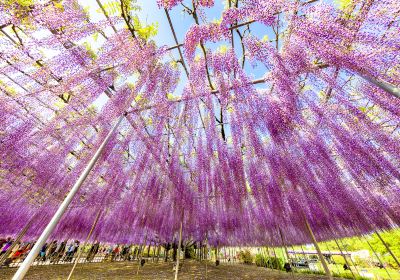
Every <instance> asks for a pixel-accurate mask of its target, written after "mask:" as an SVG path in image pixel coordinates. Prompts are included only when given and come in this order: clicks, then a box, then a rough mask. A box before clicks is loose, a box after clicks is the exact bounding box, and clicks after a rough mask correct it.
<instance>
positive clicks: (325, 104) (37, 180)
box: [0, 0, 400, 245]
mask: <svg viewBox="0 0 400 280" xmlns="http://www.w3.org/2000/svg"><path fill="white" fill-rule="evenodd" d="M92 2H93V3H92ZM133 2H134V1H126V0H121V1H111V2H110V1H108V2H107V1H76V0H64V1H2V4H0V26H1V34H0V35H1V36H0V119H1V121H0V213H1V219H0V233H1V234H2V235H16V234H18V233H19V232H20V230H21V229H22V228H23V227H24V226H25V225H26V224H28V223H29V222H30V221H31V225H30V228H29V229H28V231H27V234H26V238H31V239H34V238H36V237H37V236H38V235H39V234H40V233H41V231H42V230H43V228H44V227H45V225H46V224H47V223H48V221H49V219H50V218H51V216H52V215H53V214H54V212H55V211H56V209H57V208H58V206H59V205H60V203H61V202H62V200H63V199H64V197H65V196H66V194H67V193H68V191H69V190H70V189H71V186H72V185H73V184H74V183H75V181H76V180H77V178H78V177H79V175H80V173H81V172H82V170H83V169H84V168H85V166H86V165H87V163H88V161H89V160H90V158H91V157H92V156H93V154H94V152H95V151H96V149H97V148H98V147H99V145H100V143H101V142H102V141H103V139H104V138H105V136H106V134H107V133H108V132H109V131H110V129H111V127H112V125H113V124H114V123H115V122H116V121H117V119H118V118H119V117H120V116H121V115H122V114H124V113H126V117H125V118H124V120H123V122H122V124H121V126H120V127H119V128H118V132H117V133H115V134H114V135H113V137H112V139H111V141H110V142H109V143H108V144H107V146H106V149H105V152H104V153H103V154H102V155H101V158H100V159H99V161H98V162H97V164H96V166H95V168H94V169H93V170H92V172H91V173H90V176H89V177H88V179H87V180H86V181H85V183H84V184H83V186H82V187H81V188H80V190H79V192H78V194H77V195H76V196H75V199H74V201H73V202H72V203H71V205H70V206H69V210H68V211H67V212H66V214H65V215H64V216H63V218H62V220H61V222H60V224H59V225H58V227H57V228H56V230H55V232H54V233H53V235H52V238H57V239H61V238H78V239H79V238H82V239H83V238H85V237H86V235H87V234H88V232H89V231H90V228H91V226H92V224H93V221H94V220H95V217H96V215H97V214H98V213H99V211H101V212H100V213H101V214H100V218H99V221H98V223H97V227H96V228H95V230H94V233H93V235H92V236H93V239H98V240H100V241H104V242H141V241H142V240H143V239H144V236H147V239H148V240H154V241H161V242H164V241H171V240H173V239H174V238H176V236H177V232H178V230H179V226H180V223H181V221H182V220H183V236H184V238H186V239H193V240H205V239H206V238H207V239H208V242H210V243H211V244H220V245H223V244H234V245H237V244H243V245H245V244H247V245H265V244H267V245H281V244H282V242H285V243H287V244H299V243H307V242H309V241H310V239H309V236H308V233H307V228H306V226H305V222H306V221H308V222H309V224H310V226H311V228H312V229H313V231H314V234H315V236H316V238H317V240H319V241H321V240H327V239H331V238H334V237H344V236H351V235H357V234H363V233H368V232H370V231H372V230H375V229H387V228H391V227H395V226H397V225H398V224H399V223H400V191H399V187H400V182H399V178H400V172H399V171H400V169H399V167H400V166H399V164H400V145H399V136H400V134H399V128H398V127H399V121H400V99H399V98H398V97H396V94H397V95H398V94H399V89H398V86H399V85H400V72H399V65H400V55H399V54H400V28H399V21H398V18H399V15H398V11H399V10H400V2H399V1H395V0H393V1H389V0H388V1H372V0H353V1H349V3H350V4H348V5H335V4H332V3H330V1H315V0H314V1H283V0H278V1H262V0H247V1H226V7H224V9H223V12H222V9H220V10H218V7H219V6H220V3H215V4H214V1H202V0H199V1H194V6H193V5H192V3H189V2H191V1H183V5H181V2H182V1H158V4H159V8H160V11H158V12H162V13H164V14H165V16H166V17H168V18H169V19H170V22H169V24H171V25H170V26H169V27H170V28H171V38H173V37H172V36H173V33H172V32H174V31H175V30H174V25H179V24H180V22H179V21H180V20H181V18H179V17H174V16H172V15H179V13H180V11H181V10H182V9H184V10H185V13H187V15H186V17H185V18H186V20H192V26H191V27H190V28H189V29H188V30H187V32H186V35H185V37H184V38H185V39H184V41H183V42H178V41H177V42H175V43H176V44H174V45H169V46H166V45H165V44H164V43H163V42H158V41H157V40H155V39H154V37H153V35H154V33H155V28H156V26H155V25H151V24H150V25H145V24H143V23H141V22H140V20H139V17H136V15H137V14H138V13H140V11H139V10H138V9H137V7H136V6H135V5H134V3H133ZM84 3H90V5H89V9H85V7H86V5H87V4H84ZM110 3H111V4H110ZM164 8H165V9H166V10H165V11H164V10H163V9H164ZM94 10H95V11H96V13H97V16H93V14H94V12H93V11H94ZM215 10H217V11H219V17H220V18H221V20H218V21H210V20H209V16H208V14H207V13H208V12H209V11H215ZM192 17H193V19H192ZM254 26H255V27H254ZM252 30H253V31H254V32H253V33H252V32H251V31H252ZM274 34H275V35H276V36H274ZM265 35H268V36H265ZM180 43H182V44H183V46H182V45H180ZM180 54H182V56H180ZM279 232H281V233H282V237H283V238H282V237H281V236H280V234H279ZM282 240H283V241H282Z"/></svg>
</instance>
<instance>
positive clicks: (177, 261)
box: [175, 221, 183, 280]
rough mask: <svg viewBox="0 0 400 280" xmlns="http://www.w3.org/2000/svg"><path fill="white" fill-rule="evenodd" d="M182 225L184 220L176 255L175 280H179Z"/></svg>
mask: <svg viewBox="0 0 400 280" xmlns="http://www.w3.org/2000/svg"><path fill="white" fill-rule="evenodd" d="M182 227H183V221H181V228H180V230H179V241H178V255H177V256H176V267H175V280H178V271H179V259H180V257H181V245H182Z"/></svg>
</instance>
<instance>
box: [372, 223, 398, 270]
mask: <svg viewBox="0 0 400 280" xmlns="http://www.w3.org/2000/svg"><path fill="white" fill-rule="evenodd" d="M375 233H376V235H378V237H379V239H380V240H381V241H382V243H383V245H385V247H386V250H388V252H389V253H390V255H391V256H392V258H393V259H394V261H395V262H396V263H397V265H398V266H399V267H400V262H399V260H398V259H397V257H396V256H395V254H393V252H392V250H390V248H389V246H388V245H387V243H386V242H385V240H383V238H382V236H381V235H380V234H379V232H378V231H375Z"/></svg>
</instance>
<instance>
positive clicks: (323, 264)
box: [304, 219, 333, 280]
mask: <svg viewBox="0 0 400 280" xmlns="http://www.w3.org/2000/svg"><path fill="white" fill-rule="evenodd" d="M304 221H305V224H306V227H307V230H308V233H309V235H310V237H311V240H312V242H313V243H314V246H315V249H317V253H318V256H319V258H320V260H321V263H322V266H323V267H324V270H325V274H326V276H327V277H328V279H329V280H332V279H333V278H332V274H331V272H330V270H329V267H328V264H327V263H326V261H325V258H324V256H323V255H322V252H321V249H320V248H319V246H318V243H317V240H316V239H315V236H314V233H313V231H312V229H311V226H310V224H309V223H308V221H307V219H304Z"/></svg>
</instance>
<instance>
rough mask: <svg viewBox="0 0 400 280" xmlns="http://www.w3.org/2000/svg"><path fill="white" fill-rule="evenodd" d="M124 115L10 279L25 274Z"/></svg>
mask: <svg viewBox="0 0 400 280" xmlns="http://www.w3.org/2000/svg"><path fill="white" fill-rule="evenodd" d="M125 115H126V113H124V114H123V115H122V116H120V117H119V119H118V121H117V122H116V124H115V125H114V127H113V128H112V129H111V130H110V132H109V133H108V135H107V136H106V138H105V139H104V140H103V142H102V143H101V145H100V147H99V148H98V149H97V151H96V153H95V154H94V156H93V158H92V159H91V160H90V161H89V164H88V165H87V166H86V168H85V169H84V170H83V172H82V174H81V175H80V176H79V178H78V180H77V181H76V183H75V184H74V186H73V187H72V189H71V190H70V192H69V193H68V195H67V196H66V197H65V199H64V201H63V203H61V205H60V207H59V208H58V210H57V212H56V213H55V214H54V216H53V218H52V219H51V221H50V222H49V224H48V225H47V226H46V228H45V229H44V231H43V232H42V234H41V235H40V237H39V239H38V240H37V242H36V243H35V246H33V248H32V250H31V251H30V252H29V254H28V256H27V257H26V259H25V260H24V262H23V263H22V264H21V266H20V267H19V268H18V270H17V272H16V273H15V274H14V277H13V278H12V280H22V279H23V278H24V276H25V274H26V273H27V272H28V270H29V268H30V266H31V264H32V263H33V262H34V260H35V258H36V256H37V255H38V254H39V252H40V250H41V248H42V247H43V245H44V243H46V240H47V238H48V237H49V236H50V234H51V233H52V232H53V230H54V229H55V227H56V226H57V224H58V222H59V221H60V219H61V217H62V216H63V214H64V213H65V211H66V210H67V208H68V206H69V204H70V203H71V201H72V199H73V198H74V197H75V194H76V193H77V192H78V190H79V189H80V187H81V186H82V184H83V183H84V182H85V180H86V178H87V177H88V175H89V173H90V171H91V170H92V169H93V167H94V165H95V164H96V162H97V160H98V159H99V157H100V156H101V154H102V153H103V151H104V148H105V147H106V145H107V144H108V142H109V141H110V139H111V137H112V136H113V134H114V132H115V131H116V130H117V128H118V126H119V125H120V124H121V122H122V120H123V118H124V116H125Z"/></svg>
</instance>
